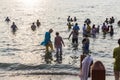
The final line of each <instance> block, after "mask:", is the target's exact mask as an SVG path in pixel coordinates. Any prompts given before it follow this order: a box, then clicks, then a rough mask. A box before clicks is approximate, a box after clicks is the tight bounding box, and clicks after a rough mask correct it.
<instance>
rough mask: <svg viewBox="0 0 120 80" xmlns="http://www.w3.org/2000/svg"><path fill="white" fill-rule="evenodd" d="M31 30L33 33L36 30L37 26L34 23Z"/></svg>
mask: <svg viewBox="0 0 120 80" xmlns="http://www.w3.org/2000/svg"><path fill="white" fill-rule="evenodd" d="M31 29H32V30H33V31H35V30H36V25H35V24H34V23H32V25H31Z"/></svg>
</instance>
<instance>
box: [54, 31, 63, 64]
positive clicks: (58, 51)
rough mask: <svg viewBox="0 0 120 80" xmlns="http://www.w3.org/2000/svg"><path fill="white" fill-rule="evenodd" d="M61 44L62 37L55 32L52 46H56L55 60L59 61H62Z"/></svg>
mask: <svg viewBox="0 0 120 80" xmlns="http://www.w3.org/2000/svg"><path fill="white" fill-rule="evenodd" d="M62 44H63V45H64V46H65V44H64V42H63V39H62V37H61V36H59V33H58V32H56V37H55V40H54V46H55V48H56V61H57V62H58V63H59V62H61V61H62Z"/></svg>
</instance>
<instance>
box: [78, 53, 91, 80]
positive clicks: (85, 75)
mask: <svg viewBox="0 0 120 80" xmlns="http://www.w3.org/2000/svg"><path fill="white" fill-rule="evenodd" d="M92 61H93V58H92V57H91V56H90V55H88V56H86V57H85V58H84V59H83V61H82V69H81V74H82V75H81V76H80V78H81V80H88V74H89V68H90V64H91V63H92Z"/></svg>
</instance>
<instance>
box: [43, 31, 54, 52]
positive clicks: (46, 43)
mask: <svg viewBox="0 0 120 80" xmlns="http://www.w3.org/2000/svg"><path fill="white" fill-rule="evenodd" d="M50 39H51V36H50V32H46V33H45V39H44V41H43V42H42V43H41V45H44V46H46V52H49V47H50V48H51V50H53V45H52V42H51V40H50Z"/></svg>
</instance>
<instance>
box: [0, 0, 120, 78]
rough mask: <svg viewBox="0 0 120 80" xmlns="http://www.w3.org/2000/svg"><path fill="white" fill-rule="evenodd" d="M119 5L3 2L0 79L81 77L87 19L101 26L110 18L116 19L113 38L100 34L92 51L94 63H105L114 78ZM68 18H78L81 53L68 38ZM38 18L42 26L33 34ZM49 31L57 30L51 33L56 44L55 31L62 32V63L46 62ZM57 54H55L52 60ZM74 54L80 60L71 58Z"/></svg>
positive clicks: (66, 0)
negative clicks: (114, 53)
mask: <svg viewBox="0 0 120 80" xmlns="http://www.w3.org/2000/svg"><path fill="white" fill-rule="evenodd" d="M119 3H120V1H119V0H0V28H1V29H0V34H1V35H0V76H2V77H5V76H8V75H12V74H13V75H20V74H22V75H27V74H28V75H30V74H32V75H33V74H67V75H71V74H78V73H79V67H80V57H79V56H80V55H81V54H82V43H81V41H82V39H83V37H82V25H83V23H84V20H85V19H86V18H90V19H91V21H92V24H95V25H102V23H103V22H104V20H105V18H106V17H108V18H110V17H111V16H114V17H115V23H114V24H113V26H114V31H115V34H114V36H113V37H112V38H111V37H110V36H109V34H107V36H106V38H103V35H102V32H101V31H100V34H98V35H97V38H96V39H95V40H94V39H92V38H90V51H91V56H92V57H93V59H94V61H96V60H100V61H102V62H103V64H104V65H105V68H106V74H107V75H113V62H114V59H113V58H112V56H113V49H114V47H117V46H118V44H117V40H118V38H120V31H119V30H120V28H119V27H118V26H117V21H118V20H120V16H119V14H120V10H119V8H120V6H119ZM69 15H70V16H71V17H74V16H76V17H77V19H78V20H77V22H78V24H79V26H80V35H79V46H78V50H73V48H72V46H71V39H70V40H68V39H67V38H68V36H69V34H70V31H68V29H67V25H66V24H67V17H68V16H69ZM7 16H8V17H9V18H10V19H11V22H9V23H6V22H5V18H6V17H7ZM37 19H39V20H40V22H41V26H40V27H39V28H37V30H36V31H32V30H31V28H30V26H31V25H32V23H33V22H36V21H37ZM12 22H15V23H16V25H17V27H18V30H17V32H16V34H12V32H11V28H10V26H11V25H12ZM50 28H53V30H54V32H53V33H52V34H51V36H52V37H51V38H52V41H53V42H54V37H55V32H56V31H58V32H60V35H61V36H62V37H63V40H64V42H65V47H63V62H62V64H56V63H55V62H54V61H53V62H52V63H51V64H46V63H45V61H44V57H43V56H44V54H45V50H44V49H45V47H44V46H41V45H40V42H42V41H43V39H44V34H45V32H46V31H48V30H49V29H50ZM54 55H55V52H53V57H54ZM73 55H75V56H77V57H78V58H77V59H72V58H71V56H73ZM54 59H55V58H54ZM6 79H7V78H5V79H4V80H6ZM24 80H25V79H24ZM41 80H42V79H41Z"/></svg>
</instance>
